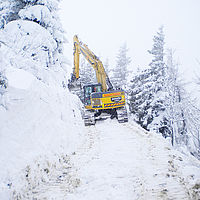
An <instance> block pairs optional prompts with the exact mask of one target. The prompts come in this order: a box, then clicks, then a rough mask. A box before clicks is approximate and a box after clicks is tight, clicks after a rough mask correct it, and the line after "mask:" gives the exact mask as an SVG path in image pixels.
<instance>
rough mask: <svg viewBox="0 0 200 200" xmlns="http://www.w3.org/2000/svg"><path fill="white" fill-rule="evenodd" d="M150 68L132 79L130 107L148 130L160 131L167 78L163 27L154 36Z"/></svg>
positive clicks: (139, 121) (137, 119)
mask: <svg viewBox="0 0 200 200" xmlns="http://www.w3.org/2000/svg"><path fill="white" fill-rule="evenodd" d="M153 42H154V43H153V47H152V50H150V51H148V52H149V53H150V54H151V55H152V56H153V59H152V62H151V63H150V64H149V68H148V69H146V70H143V71H141V72H140V73H139V74H138V75H136V76H135V77H134V78H133V79H132V81H131V89H130V91H129V107H130V111H131V112H132V113H133V114H134V117H135V120H136V121H137V122H138V123H139V124H140V125H141V126H142V127H143V128H145V129H146V130H154V131H156V132H159V126H160V120H161V119H162V116H161V115H162V113H163V111H164V105H163V103H164V95H163V86H164V78H165V63H164V33H163V27H160V28H159V31H158V32H157V34H156V35H155V36H154V38H153Z"/></svg>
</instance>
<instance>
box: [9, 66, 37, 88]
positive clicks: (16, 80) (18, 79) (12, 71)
mask: <svg viewBox="0 0 200 200" xmlns="http://www.w3.org/2000/svg"><path fill="white" fill-rule="evenodd" d="M6 77H7V79H8V82H9V85H10V86H11V87H14V88H18V89H24V90H27V89H28V88H29V87H30V86H31V84H32V82H33V81H34V80H35V79H36V78H35V77H34V76H33V75H32V74H30V73H28V72H26V71H24V70H22V69H16V68H13V67H10V68H8V69H7V70H6Z"/></svg>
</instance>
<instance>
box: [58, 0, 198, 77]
mask: <svg viewBox="0 0 200 200" xmlns="http://www.w3.org/2000/svg"><path fill="white" fill-rule="evenodd" d="M60 14H61V16H60V17H61V20H62V23H63V27H64V29H65V30H66V32H67V34H66V37H67V39H68V41H69V44H66V47H65V48H66V53H67V57H68V58H69V59H70V60H71V62H72V53H73V36H74V35H75V34H78V36H79V38H80V39H81V40H82V41H83V42H84V43H86V44H87V45H88V46H89V48H90V49H91V50H92V51H93V52H94V53H95V54H96V55H97V56H99V57H101V60H102V61H105V60H106V58H108V59H109V61H110V65H115V59H116V54H117V52H118V49H119V47H120V46H121V45H122V44H123V43H124V42H126V43H127V46H128V48H129V56H130V57H131V58H132V63H131V67H132V68H136V67H138V66H140V67H144V66H146V65H148V64H149V63H150V61H151V57H150V56H149V55H148V53H147V50H150V49H151V48H152V44H153V43H152V39H153V36H154V35H155V33H156V32H157V31H158V28H159V27H160V26H161V25H164V32H165V36H166V41H165V42H166V45H165V46H166V47H168V48H169V47H170V48H173V49H175V50H176V58H177V60H178V62H179V63H180V64H181V66H182V67H181V71H183V73H184V74H185V75H186V74H187V75H188V73H189V72H190V71H192V72H193V71H195V70H196V71H197V67H199V71H200V66H198V64H197V62H196V59H199V60H200V0H63V1H62V3H61V13H60ZM72 64H73V62H72ZM190 76H191V75H190Z"/></svg>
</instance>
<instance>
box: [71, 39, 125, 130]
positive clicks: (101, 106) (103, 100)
mask: <svg viewBox="0 0 200 200" xmlns="http://www.w3.org/2000/svg"><path fill="white" fill-rule="evenodd" d="M73 54H74V68H73V73H72V75H71V79H70V80H69V83H68V88H69V90H70V91H77V88H78V90H81V83H80V80H79V57H80V54H82V55H83V56H84V57H85V59H86V60H87V61H88V62H89V63H90V64H91V66H92V67H93V69H94V70H95V73H96V79H97V82H98V83H94V84H88V85H84V86H83V103H84V107H85V109H84V114H83V119H84V123H85V125H86V126H89V125H95V123H96V120H98V119H103V118H102V117H101V116H102V115H103V116H108V115H109V116H110V117H111V119H112V118H115V117H116V118H117V119H118V122H119V123H124V122H128V116H127V111H126V106H125V103H126V102H125V93H124V91H123V90H114V89H113V86H112V84H111V82H110V80H109V77H108V76H107V74H106V72H105V69H104V67H103V64H102V62H101V61H100V60H99V58H98V57H97V56H96V55H95V54H94V53H93V52H92V51H91V50H90V49H89V48H88V46H87V45H86V44H84V43H82V42H81V41H79V39H78V36H77V35H75V36H74V53H73Z"/></svg>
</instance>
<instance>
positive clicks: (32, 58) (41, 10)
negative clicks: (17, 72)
mask: <svg viewBox="0 0 200 200" xmlns="http://www.w3.org/2000/svg"><path fill="white" fill-rule="evenodd" d="M0 3H1V4H0V6H1V8H7V9H1V10H0V16H1V19H4V24H3V26H2V29H1V31H0V43H1V44H2V47H1V52H2V53H3V56H1V58H0V59H4V60H8V63H7V64H5V66H7V67H9V66H12V67H16V68H20V69H25V70H27V71H29V72H31V73H32V74H33V75H35V76H36V77H37V78H38V79H39V80H42V81H44V82H46V81H47V82H49V79H50V77H51V78H53V76H55V75H53V74H54V72H57V74H59V75H60V76H61V77H60V79H59V82H60V83H62V82H66V78H65V75H66V74H65V73H66V69H65V67H66V66H65V65H64V64H63V63H64V62H65V59H64V56H63V42H64V41H65V38H64V34H63V33H64V32H63V30H62V27H61V23H60V20H59V18H58V14H57V12H58V3H59V0H48V1H47V0H15V1H12V0H11V1H10V0H9V1H8V0H5V1H1V0H0ZM4 11H5V12H4ZM7 14H8V15H7ZM6 16H9V17H7V18H6ZM2 17H3V18H2ZM5 19H6V20H5ZM5 57H6V59H5ZM0 62H1V60H0ZM47 68H51V69H52V70H51V73H52V74H51V75H52V76H50V74H49V73H48V75H47V72H48V70H47ZM54 81H55V80H54ZM8 84H9V83H8Z"/></svg>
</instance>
